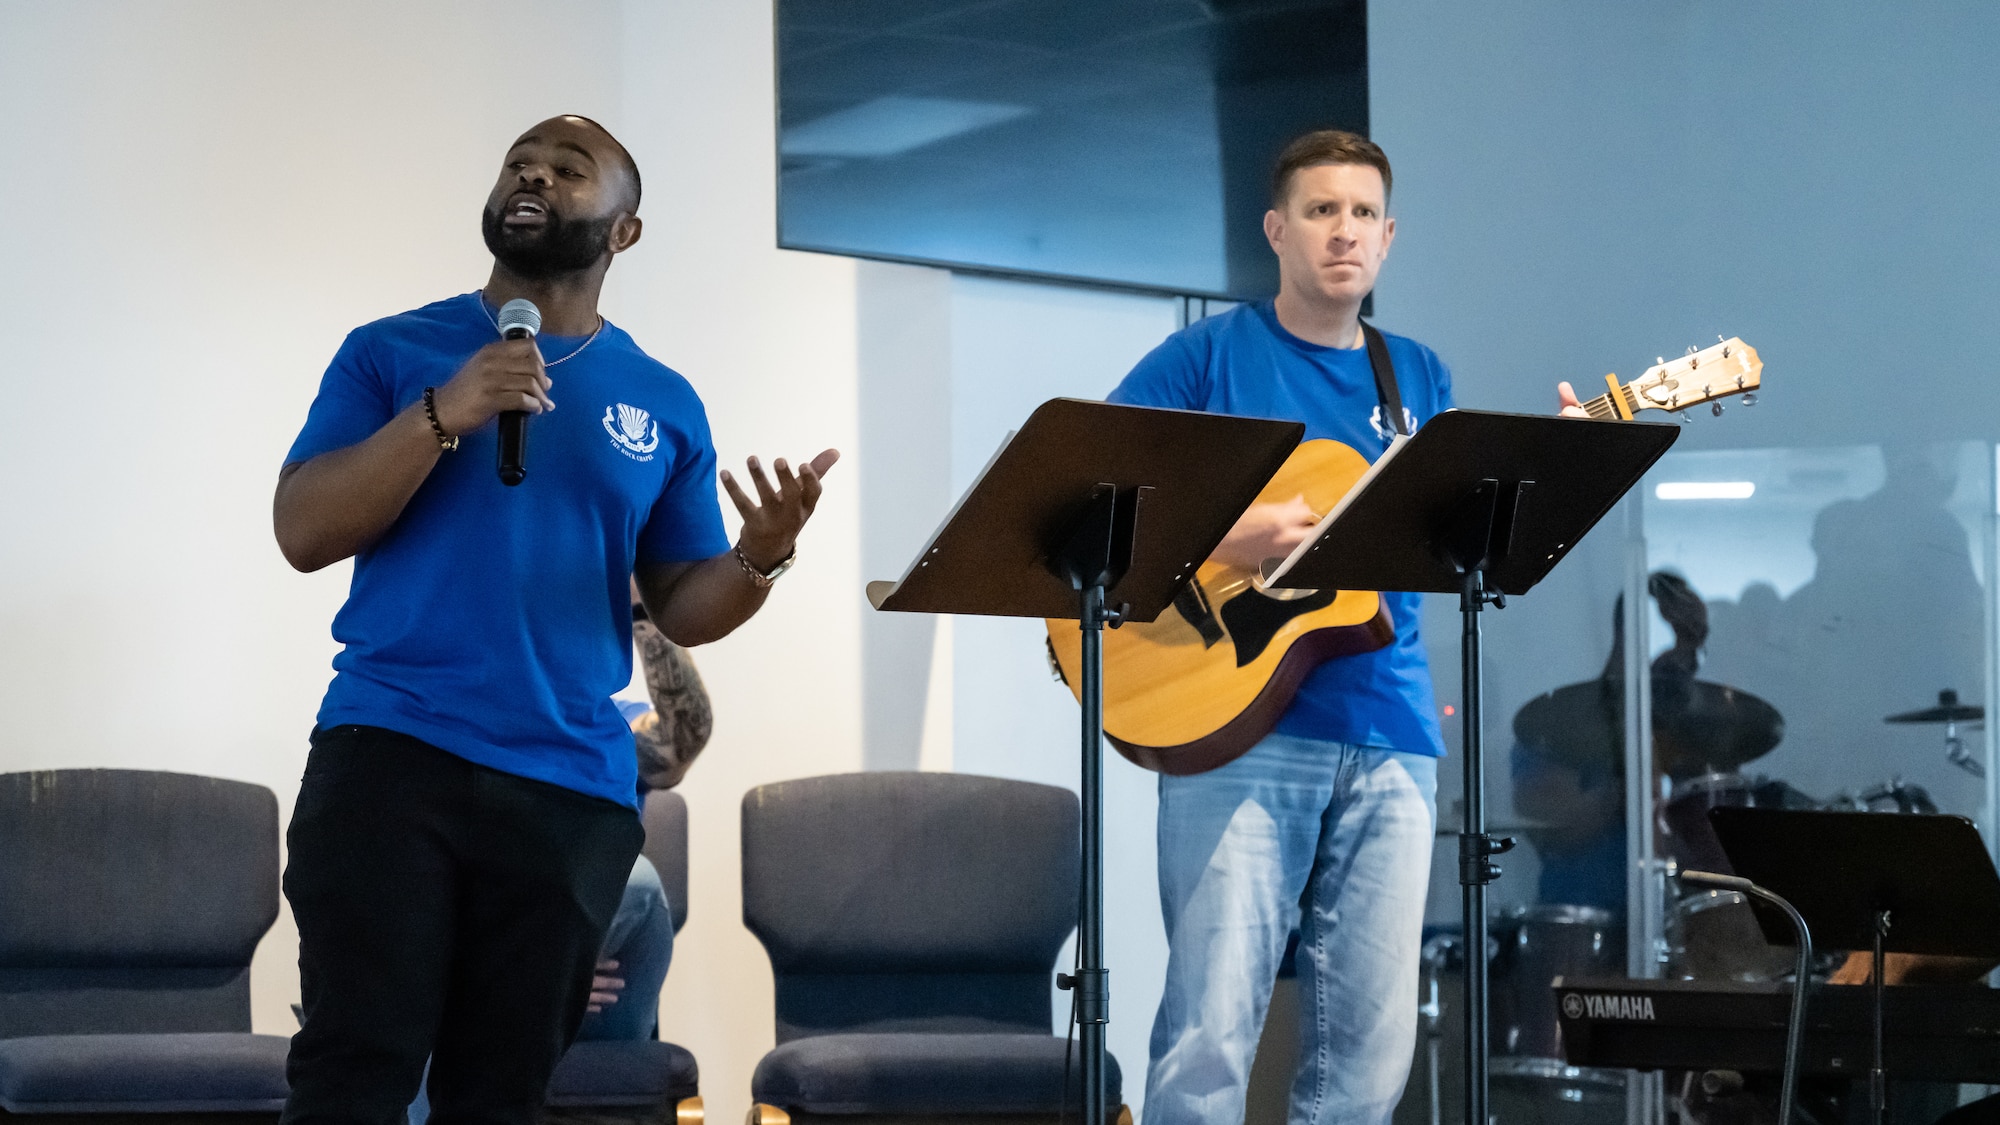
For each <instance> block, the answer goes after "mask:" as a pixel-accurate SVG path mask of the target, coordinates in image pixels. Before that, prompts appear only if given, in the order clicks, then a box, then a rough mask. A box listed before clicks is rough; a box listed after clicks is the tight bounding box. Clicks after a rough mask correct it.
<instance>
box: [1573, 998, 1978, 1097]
mask: <svg viewBox="0 0 2000 1125" xmlns="http://www.w3.org/2000/svg"><path fill="white" fill-rule="evenodd" d="M1553 987H1554V990H1555V1000H1556V1011H1557V1013H1558V1015H1559V1018H1560V1019H1561V1021H1562V1040H1563V1053H1564V1054H1565V1055H1567V1056H1568V1059H1569V1062H1570V1064H1571V1065H1572V1066H1591V1067H1629V1068H1632V1069H1637V1070H1736V1071H1748V1072H1759V1071H1766V1072H1771V1073H1776V1072H1777V1071H1778V1070H1780V1069H1781V1068H1782V1067H1783V1065H1784V1060H1785V1019H1786V1017H1787V1016H1788V1015H1789V1014H1790V1010H1791V990H1790V989H1789V988H1788V987H1786V986H1784V985H1778V984H1761V983H1759V984H1745V983H1738V982H1734V981H1728V982H1725V981H1683V980H1630V979H1627V978H1625V977H1570V978H1565V977H1557V978H1555V983H1554V986H1553ZM1873 991H1874V990H1873V989H1870V988H1867V987H1865V986H1852V985H1824V984H1822V985H1815V986H1814V987H1813V990H1812V994H1811V995H1810V996H1809V997H1807V1000H1806V1031H1805V1040H1804V1043H1803V1045H1802V1048H1801V1050H1800V1060H1799V1063H1800V1071H1801V1073H1803V1074H1809V1075H1827V1076H1835V1077H1855V1076H1859V1077H1866V1076H1867V1074H1868V1068H1869V1054H1870V1051H1871V1049H1872V1047H1873V1043H1874V1009H1873V1006H1872V993H1873ZM1882 1011H1883V1016H1882V1055H1883V1068H1884V1069H1885V1070H1886V1071H1887V1072H1888V1074H1889V1076H1890V1077H1892V1078H1903V1079H1912V1080H1919V1081H1931V1082H1989V1083H1991V1082H2000V990H1995V989H1990V988H1979V987H1971V986H1966V985H1944V986H1932V985H1898V986H1893V987H1890V988H1886V989H1884V990H1883V1006H1882Z"/></svg>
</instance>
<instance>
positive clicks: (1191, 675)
mask: <svg viewBox="0 0 2000 1125" xmlns="http://www.w3.org/2000/svg"><path fill="white" fill-rule="evenodd" d="M1762 372H1763V364H1762V362H1761V361H1759V360H1758V358H1757V351H1756V349H1755V348H1752V347H1750V346H1749V345H1748V344H1745V343H1744V342H1743V341H1742V340H1740V339H1730V340H1724V341H1722V342H1721V343H1718V344H1715V345H1714V346H1712V347H1709V348H1705V349H1702V350H1700V351H1696V350H1694V349H1692V348H1690V349H1689V350H1688V354H1687V355H1684V356H1682V357H1681V358H1679V359H1676V360H1673V361H1671V362H1669V361H1667V360H1664V359H1663V360H1661V362H1660V363H1658V364H1657V365H1655V366H1653V367H1650V368H1648V369H1647V370H1646V373H1645V374H1643V375H1641V376H1639V377H1638V378H1637V379H1634V380H1632V381H1631V382H1630V383H1624V384H1621V383H1619V381H1618V377H1617V376H1616V375H1606V376H1605V377H1604V378H1605V381H1606V383H1607V384H1608V385H1609V388H1610V389H1609V390H1607V391H1606V392H1605V393H1604V394H1602V395H1599V396H1598V397H1596V398H1594V399H1591V400H1590V401H1588V402H1585V403H1584V404H1583V409H1584V412H1585V413H1587V414H1588V415H1590V417H1592V418H1597V419H1606V420H1611V419H1628V420H1629V419H1630V418H1632V417H1633V416H1634V415H1635V414H1637V413H1639V412H1640V411H1642V410H1667V411H1679V410H1685V409H1686V408H1688V407H1691V406H1697V405H1700V404H1702V403H1706V402H1715V403H1716V410H1717V413H1720V412H1721V404H1720V403H1719V402H1718V401H1717V400H1720V399H1723V398H1727V397H1729V396H1731V395H1739V394H1749V393H1751V392H1754V391H1755V390H1757V388H1758V386H1759V385H1760V378H1761V374H1762ZM1747 401H1752V402H1754V401H1755V399H1754V397H1753V398H1751V399H1749V400H1747ZM1367 469H1368V461H1367V459H1366V458H1364V457H1362V455H1361V454H1360V453H1357V452H1356V451H1355V450H1353V449H1352V448H1350V447H1348V446H1346V445H1343V444H1342V443H1340V442H1337V441H1332V440H1330V439H1325V438H1321V439H1316V440H1313V441H1308V442H1305V443H1303V444H1301V445H1300V446H1299V448H1298V449H1297V450H1296V451H1294V452H1293V454H1292V456H1291V457H1290V458H1289V459H1288V460H1286V462H1285V464H1284V466H1283V467H1282V468H1280V469H1279V470H1278V473H1277V475H1276V476H1274V477H1272V478H1271V481H1270V483H1269V484H1267V485H1265V486H1264V489H1263V491H1261V492H1259V493H1258V494H1257V502H1258V503H1260V504H1267V503H1283V502H1286V501H1289V500H1291V499H1292V498H1293V497H1303V498H1304V500H1305V502H1306V505H1307V506H1308V507H1310V508H1311V509H1312V510H1313V511H1314V512H1315V513H1317V514H1318V515H1319V516H1320V517H1322V518H1324V517H1325V515H1326V513H1327V512H1329V511H1331V510H1332V509H1333V506H1334V505H1335V504H1336V503H1338V502H1339V500H1340V498H1341V497H1343V496H1345V495H1346V494H1347V492H1348V490H1349V489H1351V488H1353V487H1354V484H1355V482H1356V481H1358V480H1359V479H1360V478H1361V475H1362V474H1363V473H1364V472H1366V471H1367ZM1047 624H1048V630H1049V638H1048V647H1049V657H1050V661H1051V663H1052V664H1054V665H1055V668H1056V672H1057V674H1058V675H1059V676H1061V677H1062V679H1063V681H1064V682H1065V683H1067V684H1068V685H1069V687H1070V691H1071V692H1072V693H1076V694H1078V695H1079V696H1080V694H1081V690H1082V683H1083V677H1082V664H1081V662H1082V655H1083V653H1082V649H1083V639H1082V634H1081V632H1080V631H1079V630H1078V629H1077V625H1076V622H1074V621H1059V620H1050V621H1049V622H1048V623H1047ZM1395 636H1396V629H1395V624H1394V623H1393V622H1391V621H1390V620H1389V614H1388V611H1387V609H1386V608H1385V607H1384V606H1383V604H1382V599H1381V598H1380V596H1378V595H1377V594H1376V593H1374V592H1373V591H1368V590H1282V589H1273V588H1268V587H1266V586H1265V585H1264V582H1263V578H1262V577H1261V576H1260V575H1259V574H1257V573H1255V572H1253V571H1249V570H1244V569H1241V568H1238V567H1233V566H1229V565H1227V564H1224V563H1219V562H1215V561H1212V560H1211V561H1209V562H1206V563H1203V564H1202V565H1201V566H1200V567H1199V568H1198V569H1197V570H1196V571H1195V574H1194V577H1193V578H1192V579H1190V580H1189V582H1188V584H1187V585H1186V586H1185V587H1183V588H1182V589H1181V591H1180V593H1179V594H1178V595H1177V596H1176V597H1175V599H1174V603H1173V605H1172V607H1171V608H1169V609H1168V610H1166V611H1165V612H1163V613H1161V614H1160V616H1159V618H1158V619H1157V620H1155V621H1151V622H1137V621H1135V622H1130V623H1128V624H1126V625H1124V626H1122V627H1119V628H1116V629H1113V630H1110V631H1107V632H1106V633H1105V634H1104V731H1105V736H1106V737H1107V738H1109V739H1110V741H1111V744H1112V745H1113V746H1115V747H1116V748H1117V749H1118V752H1119V753H1121V754H1123V755H1125V757H1126V758H1128V759H1130V760H1131V761H1132V762H1133V763H1135V764H1137V765H1140V766H1144V767H1145V768H1146V769H1149V770H1156V771H1158V772H1160V773H1167V774H1175V775H1183V774H1191V773H1201V772H1203V771H1205V770H1212V769H1215V768H1216V767H1218V766H1222V765H1225V764H1227V763H1229V762H1231V761H1233V760H1235V759H1236V758H1237V757H1239V756H1241V755H1242V754H1243V753H1244V751H1246V750H1248V749H1250V747H1252V746H1254V745H1256V743H1257V741H1258V740H1259V739H1261V738H1263V737H1264V736H1265V735H1267V734H1269V733H1270V732H1271V728H1273V727H1274V726H1276V725H1277V723H1278V719H1279V718H1280V717H1281V716H1282V715H1283V714H1284V713H1285V708H1287V707H1289V706H1290V705H1291V702H1292V696H1293V695H1294V694H1295V693H1297V691H1298V688H1299V685H1300V684H1301V683H1303V682H1304V681H1305V678H1306V676H1307V674H1308V673H1310V672H1311V671H1312V670H1313V669H1314V668H1315V667H1317V666H1319V665H1320V664H1321V663H1322V662H1324V661H1327V660H1331V659H1334V658H1336V657H1341V656H1353V655H1358V654H1360V653H1365V652H1372V651H1374V650H1376V649H1379V648H1382V647H1384V646H1386V645H1388V644H1389V643H1390V642H1391V641H1393V640H1394V639H1395Z"/></svg>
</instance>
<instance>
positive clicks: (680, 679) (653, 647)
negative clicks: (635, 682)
mask: <svg viewBox="0 0 2000 1125" xmlns="http://www.w3.org/2000/svg"><path fill="white" fill-rule="evenodd" d="M632 639H633V640H634V641H636V642H638V645H639V662H640V664H641V665H642V666H643V667H644V668H645V669H646V693H647V694H648V695H650V696H652V697H653V710H652V711H651V712H650V713H648V714H645V715H642V716H640V717H639V718H637V719H635V720H633V723H632V734H633V740H634V741H635V742H637V743H638V746H639V777H640V778H641V779H642V780H644V781H645V783H646V784H647V786H649V787H651V788H653V789H671V788H673V787H674V786H676V785H679V784H680V781H681V778H682V777H685V776H686V775H687V770H688V767H689V766H690V765H693V764H694V759H695V755H697V754H699V753H701V748H702V747H704V746H706V745H708V735H709V731H710V730H711V729H712V728H713V727H714V725H715V723H714V716H713V715H712V714H711V713H710V712H709V709H708V692H707V690H705V689H704V688H703V687H702V686H701V673H700V672H697V671H695V667H694V660H693V659H692V658H690V657H689V656H688V652H687V650H686V649H684V648H682V647H681V646H679V645H677V644H675V643H674V642H672V641H670V640H668V639H667V638H666V636H665V635H664V634H662V633H661V632H660V630H659V629H658V628H656V627H654V625H653V623H652V622H651V621H648V620H645V619H643V618H642V619H640V620H638V621H634V622H633V623H632Z"/></svg>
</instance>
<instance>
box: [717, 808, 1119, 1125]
mask: <svg viewBox="0 0 2000 1125" xmlns="http://www.w3.org/2000/svg"><path fill="white" fill-rule="evenodd" d="M1078 820H1079V817H1078V808H1077V800H1076V796H1075V794H1073V793H1071V792H1070V791H1069V790H1067V789H1058V788H1055V787H1052V786H1047V785H1032V784H1029V783H1027V782H1020V781H1004V780H1001V779H998V778H990V777H972V776H967V775H964V774H939V773H859V774H843V775H838V776H833V777H819V778H809V779H806V780H802V781H788V782H781V783H779V784H775V785H766V786H762V787H760V788H757V789H753V790H751V791H750V792H749V793H748V794H746V795H745V796H744V798H743V921H744V924H745V925H747V926H749V928H750V930H751V932H752V933H754V934H756V935H757V938H758V940H759V941H761V942H763V943H764V949H765V951H766V952H767V953H768V954H769V955H770V958H771V969H772V973H773V975H774V977H775V978H776V985H777V989H776V992H777V1032H778V1034H777V1038H778V1046H777V1049H776V1050H774V1051H772V1052H771V1053H769V1054H767V1055H765V1056H764V1058H763V1060H762V1061H761V1062H759V1063H758V1065H757V1070H756V1073H755V1075H754V1076H753V1077H752V1079H751V1094H752V1096H753V1098H754V1099H755V1101H756V1103H757V1105H756V1107H755V1108H754V1109H752V1111H751V1114H750V1121H751V1123H752V1125H759V1123H761V1125H773V1123H775V1122H786V1121H790V1122H799V1123H802V1125H804V1123H811V1122H840V1123H842V1125H873V1123H875V1122H886V1121H893V1120H903V1121H908V1120H912V1119H921V1120H923V1121H925V1122H928V1123H945V1122H967V1123H974V1122H976V1123H982V1125H1014V1123H1026V1122H1049V1123H1051V1125H1053V1123H1054V1122H1055V1121H1057V1120H1058V1118H1059V1117H1060V1116H1061V1115H1062V1113H1063V1112H1064V1109H1065V1107H1067V1112H1068V1118H1069V1120H1070V1121H1077V1120H1078V1116H1079V1111H1080V1108H1081V1106H1082V1075H1081V1073H1080V1062H1079V1060H1078V1058H1077V1056H1076V1054H1075V1052H1074V1051H1073V1050H1071V1049H1069V1046H1068V1044H1067V1043H1066V1042H1065V1040H1064V1039H1063V1038H1062V1037H1059V1036H1057V1035H1054V1034H1052V1033H1051V1010H1050V982H1051V974H1052V972H1053V971H1054V969H1055V962H1056V957H1057V955H1058V954H1059V953H1060V952H1061V949H1062V945H1063V941H1064V939H1066V938H1067V937H1068V936H1069V933H1070V931H1071V930H1072V929H1073V928H1074V927H1075V924H1076V912H1077V888H1078V881H1079V869H1078V868H1079V861H1080V850H1079V849H1080V845H1079V837H1078ZM1107 1071H1108V1078H1109V1082H1110V1102H1111V1104H1112V1105H1118V1104H1119V1100H1120V1099H1119V1072H1118V1064H1117V1060H1115V1059H1112V1060H1110V1061H1109V1065H1108V1067H1107ZM1065 1074H1067V1082H1065Z"/></svg>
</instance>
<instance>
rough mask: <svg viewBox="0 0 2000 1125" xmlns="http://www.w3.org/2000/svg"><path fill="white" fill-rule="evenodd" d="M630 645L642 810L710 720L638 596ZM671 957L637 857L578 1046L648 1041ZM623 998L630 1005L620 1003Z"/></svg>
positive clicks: (681, 660)
mask: <svg viewBox="0 0 2000 1125" xmlns="http://www.w3.org/2000/svg"><path fill="white" fill-rule="evenodd" d="M632 642H633V644H635V645H636V646H637V647H638V649H639V664H640V667H642V668H644V669H645V672H646V694H647V695H648V696H650V697H651V700H652V702H650V703H646V702H641V701H639V700H626V699H620V700H616V701H615V702H616V703H617V704H618V709H619V710H620V711H621V712H623V713H624V716H625V721H626V722H627V723H629V724H630V725H631V727H632V740H633V743H634V746H635V749H636V750H637V753H638V756H639V801H640V804H641V805H642V806H643V805H644V803H645V799H646V793H647V792H648V791H650V790H654V789H672V788H673V787H674V786H676V785H679V784H680V782H681V778H683V777H685V776H686V775H687V771H688V766H690V765H692V764H693V763H694V759H695V755H697V754H699V753H701V750H702V747H704V746H706V745H708V736H709V732H710V731H711V730H712V729H713V728H714V716H713V714H712V713H711V712H710V711H709V706H708V692H707V690H706V689H704V688H703V687H702V683H701V673H700V672H698V671H696V670H695V666H694V658H693V657H692V656H690V655H689V654H688V651H687V650H686V649H684V648H682V647H681V646H679V645H677V644H675V643H674V642H672V641H670V640H668V639H667V638H666V636H665V635H664V634H662V633H661V632H660V631H659V630H658V629H657V628H655V627H654V626H653V623H652V622H651V621H650V620H648V619H647V617H646V608H645V606H643V605H641V604H640V602H639V600H638V594H637V592H636V590H635V592H634V594H633V598H632ZM673 955H674V920H673V916H672V915H671V914H670V913H669V912H668V910H667V894H666V891H665V889H664V888H662V887H661V886H660V873H659V872H658V871H657V870H655V869H654V867H653V861H652V860H649V859H647V858H646V857H645V856H644V855H641V856H640V857H639V858H638V859H636V860H634V861H633V863H632V874H631V875H629V876H627V878H626V880H625V895H624V897H623V898H621V899H620V900H619V901H618V913H617V914H615V915H613V916H612V918H611V925H610V927H609V928H608V929H606V930H605V932H604V945H603V947H602V949H601V950H599V952H598V962H597V974H596V975H595V976H594V977H593V978H592V979H591V982H590V1007H589V1009H588V1010H587V1011H586V1012H585V1014H584V1017H583V1026H582V1027H580V1028H579V1029H578V1030H577V1033H576V1037H577V1039H578V1041H582V1040H586V1039H650V1038H652V1037H653V1033H654V1031H655V1028H656V1025H657V1024H658V1022H659V1003H658V1001H659V995H660V988H661V986H662V985H664V984H665V983H666V979H667V964H668V963H669V962H670V961H672V960H673ZM628 992H629V993H631V994H632V996H633V998H634V999H633V1000H632V1001H631V1002H623V1003H621V1001H622V1000H623V998H624V995H625V994H626V993H628ZM648 1000H651V1001H652V1002H651V1003H647V1002H646V1001H648ZM429 1116H430V1100H429V1099H428V1098H427V1097H426V1096H425V1095H424V1093H423V1091H422V1090H421V1089H420V1090H419V1091H418V1093H417V1100H416V1101H415V1102H413V1103H411V1105H410V1118H409V1125H424V1122H425V1121H426V1119H427V1118H428V1117H429Z"/></svg>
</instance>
